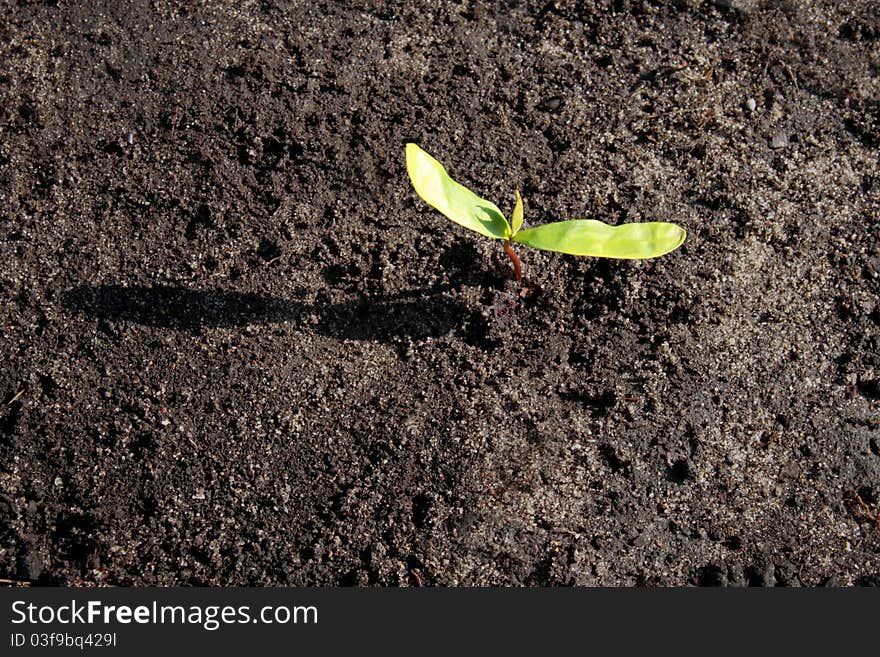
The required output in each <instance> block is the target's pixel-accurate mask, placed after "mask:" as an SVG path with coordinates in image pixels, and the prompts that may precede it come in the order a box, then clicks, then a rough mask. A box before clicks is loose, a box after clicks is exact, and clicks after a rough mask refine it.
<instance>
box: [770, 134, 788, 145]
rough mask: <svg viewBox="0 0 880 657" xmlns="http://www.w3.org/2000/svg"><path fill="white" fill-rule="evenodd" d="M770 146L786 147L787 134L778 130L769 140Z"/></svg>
mask: <svg viewBox="0 0 880 657" xmlns="http://www.w3.org/2000/svg"><path fill="white" fill-rule="evenodd" d="M770 147H771V148H786V147H788V135H787V134H786V133H785V132H783V131H782V130H780V131H779V132H777V133H776V134H775V135H773V139H771V140H770Z"/></svg>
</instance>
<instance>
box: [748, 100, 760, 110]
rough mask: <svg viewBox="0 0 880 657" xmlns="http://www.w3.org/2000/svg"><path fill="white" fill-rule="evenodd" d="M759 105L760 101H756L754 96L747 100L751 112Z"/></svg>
mask: <svg viewBox="0 0 880 657" xmlns="http://www.w3.org/2000/svg"><path fill="white" fill-rule="evenodd" d="M757 107H758V103H756V102H755V99H754V98H749V99H748V100H747V101H746V109H747V110H749V111H750V112H754V111H755V109H756V108H757Z"/></svg>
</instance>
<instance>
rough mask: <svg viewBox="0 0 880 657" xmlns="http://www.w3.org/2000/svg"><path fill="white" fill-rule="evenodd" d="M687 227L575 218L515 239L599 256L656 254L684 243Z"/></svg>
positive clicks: (627, 256) (549, 249) (567, 251)
mask: <svg viewBox="0 0 880 657" xmlns="http://www.w3.org/2000/svg"><path fill="white" fill-rule="evenodd" d="M685 235H686V233H685V230H684V229H683V228H681V227H680V226H676V225H675V224H671V223H667V222H663V221H654V222H649V223H634V224H621V225H619V226H609V225H608V224H606V223H603V222H601V221H596V220H594V219H572V220H570V221H559V222H556V223H552V224H544V225H543V226H536V227H535V228H529V229H528V230H524V231H522V232H520V233H519V234H518V235H516V236H515V237H514V238H513V240H514V241H515V242H519V243H521V244H525V245H527V246H531V247H532V248H535V249H541V250H544V251H559V252H560V253H568V254H571V255H578V256H594V257H597V258H627V259H636V258H654V257H657V256H661V255H663V254H664V253H669V252H670V251H674V250H675V249H677V248H678V247H680V246H681V245H682V244H683V243H684V238H685Z"/></svg>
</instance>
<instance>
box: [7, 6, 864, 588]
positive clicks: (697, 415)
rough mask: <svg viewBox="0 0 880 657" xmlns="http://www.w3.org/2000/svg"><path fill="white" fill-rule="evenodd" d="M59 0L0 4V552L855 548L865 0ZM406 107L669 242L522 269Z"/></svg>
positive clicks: (657, 562)
mask: <svg viewBox="0 0 880 657" xmlns="http://www.w3.org/2000/svg"><path fill="white" fill-rule="evenodd" d="M88 4H89V6H87V7H86V6H84V5H83V4H82V3H74V4H73V5H68V4H67V3H64V2H47V3H5V4H4V5H3V8H2V9H0V11H2V20H0V58H2V62H3V65H2V67H0V95H2V102H0V215H2V221H0V261H2V262H3V266H2V268H0V289H2V293H3V296H4V299H5V301H4V303H3V304H2V306H0V358H2V368H0V395H2V399H0V404H2V405H0V491H2V493H0V575H2V577H4V578H7V579H16V580H27V581H33V582H37V583H43V584H70V585H82V584H88V585H105V584H134V585H153V584H162V585H171V584H212V585H220V584H238V585H268V584H281V585H285V584H290V585H305V584H310V585H339V584H362V585H419V584H427V585H457V584H483V585H485V584H511V585H550V584H569V585H593V584H600V585H634V584H645V585H682V584H704V585H726V584H729V585H762V586H764V585H768V586H770V585H808V586H815V585H821V584H840V585H851V584H869V583H872V582H876V581H877V578H878V577H880V552H878V550H880V531H878V529H877V523H876V512H877V507H878V503H880V500H878V497H880V448H878V443H880V415H878V402H880V355H878V354H880V303H878V294H880V244H878V237H877V236H878V229H880V216H878V209H877V208H878V207H880V184H878V175H877V157H878V143H880V142H878V135H880V132H878V130H880V113H878V107H880V95H878V91H880V90H878V85H877V79H878V78H877V72H878V69H880V60H878V52H880V49H878V48H877V45H878V42H877V39H878V34H880V30H878V29H877V18H876V17H877V3H876V2H856V3H847V4H846V6H842V3H820V2H807V3H797V7H795V6H794V4H792V3H787V2H784V1H769V0H768V1H763V0H755V1H751V2H692V1H690V0H682V1H679V2H674V3H665V2H664V3H659V2H658V3H655V2H628V1H625V0H623V1H616V2H574V1H568V0H561V1H558V2H545V1H543V0H542V1H540V2H531V1H525V0H523V1H519V2H518V1H516V0H512V1H510V2H505V3H484V2H479V1H470V0H466V1H460V2H452V1H450V2H425V3H422V2H373V1H364V2H359V3H358V2H353V3H332V2H307V3H306V2H294V3H280V2H279V3H276V2H263V3H259V5H253V6H252V5H246V6H245V8H239V4H237V3H225V4H224V3H219V4H218V3H214V4H212V5H210V6H208V7H203V6H199V7H194V6H192V5H191V3H186V2H172V1H161V2H146V0H137V1H133V2H126V3H118V2H109V1H107V2H97V3H88ZM408 141H415V142H417V143H419V144H420V145H422V146H423V147H424V148H425V149H426V150H428V151H429V152H431V153H432V154H434V155H436V156H437V158H438V159H440V160H441V161H442V162H444V164H446V165H447V167H448V169H449V170H450V172H451V174H452V175H453V176H455V177H456V178H458V179H460V180H461V181H462V182H463V183H465V184H467V185H468V186H470V187H472V188H473V189H475V190H477V191H478V192H479V193H480V194H481V195H484V196H486V197H487V198H491V199H493V200H495V201H496V202H497V203H498V204H499V206H500V207H505V208H506V207H510V206H512V202H513V190H514V189H520V190H521V191H522V193H523V197H524V199H525V204H526V222H527V223H528V222H529V221H530V219H531V220H532V221H533V222H534V223H543V222H545V221H550V220H556V219H562V218H573V217H585V218H586V217H592V218H599V219H602V220H604V221H608V222H612V223H619V222H624V221H633V220H652V219H666V220H673V221H676V222H677V223H680V224H681V225H683V226H685V227H686V228H687V230H688V231H689V237H688V241H687V242H686V243H685V245H684V246H683V247H682V248H681V249H680V250H678V251H676V252H675V253H673V254H671V255H669V256H665V257H663V258H660V259H656V260H651V261H645V262H619V261H599V260H594V259H587V258H573V257H569V256H561V255H557V254H550V253H542V252H537V251H525V252H523V253H521V256H522V258H523V260H524V263H525V268H526V275H527V277H528V279H529V282H530V284H532V285H535V286H536V288H537V289H538V291H537V292H536V293H535V294H533V295H531V296H525V297H524V296H523V295H521V294H520V287H519V286H518V285H516V284H515V283H514V282H513V281H512V280H511V272H510V270H509V263H508V262H507V261H506V259H505V257H504V254H503V252H502V251H501V249H500V248H499V245H498V243H496V242H491V241H490V240H481V239H480V238H478V237H476V236H474V235H472V234H470V233H467V232H466V231H464V230H461V229H459V228H457V227H455V226H453V225H452V224H449V223H448V222H446V221H445V220H443V219H442V218H441V217H440V216H439V215H438V214H437V213H434V212H432V211H431V210H430V209H429V208H427V207H426V206H425V205H424V204H422V203H421V202H419V201H418V199H417V198H416V196H415V194H414V193H413V192H412V191H411V190H410V188H409V184H408V181H407V178H406V174H405V170H404V165H403V153H404V150H403V147H404V144H405V143H406V142H408ZM872 514H874V515H872Z"/></svg>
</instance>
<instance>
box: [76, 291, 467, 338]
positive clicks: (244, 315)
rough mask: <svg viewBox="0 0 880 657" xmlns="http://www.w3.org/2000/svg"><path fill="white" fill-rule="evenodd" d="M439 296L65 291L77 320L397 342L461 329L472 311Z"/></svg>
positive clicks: (420, 293) (426, 293) (435, 293)
mask: <svg viewBox="0 0 880 657" xmlns="http://www.w3.org/2000/svg"><path fill="white" fill-rule="evenodd" d="M440 292H442V289H441V290H416V291H413V292H406V293H402V294H399V295H393V296H387V297H380V298H364V299H360V300H357V301H347V302H344V303H336V304H326V305H322V304H320V303H316V304H305V303H301V302H298V301H288V300H284V299H276V298H273V297H267V296H263V295H259V294H248V293H241V292H230V291H224V290H190V289H187V288H184V287H178V286H170V285H156V286H152V287H145V286H140V285H135V286H129V287H126V286H122V285H94V286H93V285H84V286H80V287H76V288H73V289H72V290H69V291H68V292H66V293H65V295H64V300H63V304H64V306H65V308H67V309H68V310H70V311H72V312H74V313H77V314H82V315H87V316H90V317H96V318H99V319H103V320H107V321H111V322H134V323H135V324H141V325H143V326H155V327H161V328H169V329H174V330H178V331H190V332H198V331H200V330H202V329H207V328H233V327H236V326H245V325H248V324H275V323H283V322H296V323H300V322H304V323H306V324H308V325H314V327H315V330H317V331H318V332H319V333H321V334H322V335H328V336H332V337H336V338H345V339H353V340H379V341H394V340H396V339H399V338H402V337H409V338H413V339H422V338H427V337H438V336H440V335H445V334H446V333H448V332H449V331H450V330H451V329H452V328H453V327H455V326H457V325H459V324H460V323H461V320H462V317H463V316H464V314H465V312H466V309H465V308H464V307H463V306H462V305H461V304H459V303H456V302H455V301H452V300H450V299H445V298H443V297H442V296H440Z"/></svg>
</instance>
